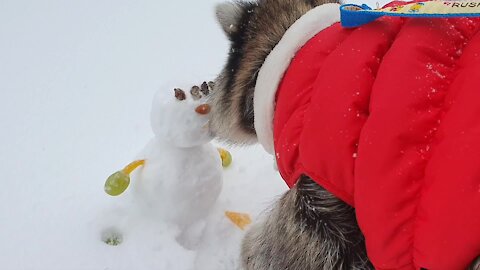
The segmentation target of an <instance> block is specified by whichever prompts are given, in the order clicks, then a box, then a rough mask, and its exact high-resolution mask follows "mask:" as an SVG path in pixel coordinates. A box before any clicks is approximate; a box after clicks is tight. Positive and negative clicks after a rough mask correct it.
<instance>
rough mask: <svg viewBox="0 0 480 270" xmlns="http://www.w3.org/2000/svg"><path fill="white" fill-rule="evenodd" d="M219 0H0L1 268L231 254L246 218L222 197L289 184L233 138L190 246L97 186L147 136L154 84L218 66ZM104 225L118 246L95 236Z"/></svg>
mask: <svg viewBox="0 0 480 270" xmlns="http://www.w3.org/2000/svg"><path fill="white" fill-rule="evenodd" d="M217 2H218V1H213V0H201V1H199V0H183V1H160V0H157V1H153V0H142V1H125V0H115V1H114V0H101V1H92V0H85V1H78V0H77V1H65V0H64V1H60V0H48V1H34V0H0V100H1V105H0V171H1V173H2V174H1V177H2V180H1V182H0V183H1V186H0V269H2V270H23V269H38V270H40V269H46V270H47V269H48V270H56V269H61V270H66V269H73V270H76V269H80V270H83V269H95V270H96V269H99V270H100V269H102V270H105V269H115V270H116V269H135V270H156V269H174V270H190V269H200V270H220V269H222V270H223V269H236V268H237V267H238V264H237V260H238V253H239V244H240V241H241V238H242V236H243V233H244V232H242V231H241V230H239V229H238V228H236V227H235V226H234V225H233V224H232V223H230V222H229V221H228V220H227V219H226V218H225V216H224V211H225V210H230V211H238V212H246V213H249V214H251V215H252V217H253V219H254V220H255V219H256V217H257V215H258V214H259V213H260V212H261V211H263V210H264V209H266V208H268V207H269V206H270V205H271V204H272V203H273V202H274V201H275V200H276V199H277V198H278V196H279V195H280V194H281V193H282V192H283V191H285V190H286V186H285V184H284V183H283V181H282V180H281V178H280V177H279V176H278V173H277V172H276V171H274V169H273V165H272V159H271V157H270V156H268V155H267V154H265V153H264V152H263V150H262V149H261V148H260V147H258V146H254V147H248V148H235V149H231V148H230V149H229V150H231V152H232V154H233V158H234V163H233V165H232V167H231V168H228V169H226V170H225V171H224V187H223V191H222V194H221V196H220V198H219V200H218V202H217V205H216V207H215V209H214V211H213V212H212V214H211V215H210V217H209V219H208V222H207V230H206V233H205V235H204V237H203V240H202V242H201V247H200V249H199V250H198V252H193V251H188V250H186V249H184V248H182V247H181V246H179V245H178V244H177V243H176V242H175V238H174V234H173V233H172V230H170V229H169V228H167V227H166V226H164V225H162V222H161V221H159V220H156V219H154V218H149V217H147V216H142V215H138V216H132V215H131V213H129V214H128V215H127V213H125V212H123V210H122V209H124V207H125V205H128V203H130V202H129V201H128V191H127V194H125V196H120V197H116V198H113V197H109V196H107V195H106V194H105V193H104V191H103V185H104V181H105V179H106V178H107V177H108V176H109V175H110V174H111V173H113V172H114V171H116V170H118V169H121V168H122V167H123V166H124V165H126V164H127V163H129V162H130V161H132V160H133V158H134V157H135V155H136V154H137V153H138V152H139V151H140V150H141V149H142V147H143V146H144V145H145V144H146V143H147V142H148V140H149V139H150V138H151V137H152V136H153V134H152V131H151V128H150V119H149V117H150V116H149V113H150V105H151V100H152V98H153V96H154V94H155V92H156V91H158V90H159V89H162V85H167V84H168V83H170V82H171V81H181V82H187V83H199V82H200V81H194V80H210V79H213V78H214V77H215V76H216V74H217V73H218V72H219V71H220V69H221V67H222V65H223V63H224V60H225V58H226V53H227V50H228V43H227V40H226V38H225V37H224V35H223V33H222V32H221V30H220V27H218V26H217V24H216V22H215V18H214V14H213V8H214V4H215V3H217ZM358 2H362V1H358ZM369 2H370V3H372V2H373V3H375V2H374V1H369ZM383 2H384V1H383ZM373 6H374V5H373ZM194 78H195V79H194ZM162 90H165V91H171V89H162ZM180 167H181V165H180ZM200 173H201V172H200ZM179 181H181V180H179ZM127 216H128V217H127ZM112 229H114V230H117V231H118V232H119V233H121V234H122V235H123V243H122V244H121V245H119V246H109V245H106V244H105V243H104V242H102V240H101V238H102V234H103V233H105V232H110V231H111V230H112Z"/></svg>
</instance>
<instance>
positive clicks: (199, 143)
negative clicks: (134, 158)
mask: <svg viewBox="0 0 480 270" xmlns="http://www.w3.org/2000/svg"><path fill="white" fill-rule="evenodd" d="M204 103H205V98H202V99H194V98H193V97H192V96H191V95H190V94H189V93H186V99H185V100H178V99H176V98H175V97H174V95H172V94H171V92H168V93H165V92H159V93H158V94H157V95H156V96H155V98H154V101H153V105H152V112H151V124H152V129H153V131H154V134H155V137H154V138H153V139H152V140H151V141H150V142H149V143H148V144H147V145H146V146H145V148H144V150H143V151H142V152H141V153H140V155H139V159H144V160H145V165H144V166H143V168H141V169H140V170H138V171H137V173H136V174H135V175H134V179H133V181H132V186H133V196H134V197H135V198H134V199H135V201H136V202H137V203H139V204H141V205H142V206H143V207H144V209H145V210H147V211H149V212H150V213H152V214H153V215H158V217H159V218H160V219H162V220H164V221H165V222H168V223H171V224H173V225H176V226H178V227H179V229H180V230H185V229H187V228H188V227H191V226H192V225H194V224H195V223H198V222H201V221H203V220H204V219H205V218H206V217H207V215H208V214H209V212H210V210H211V209H212V207H213V206H214V204H215V202H216V200H217V198H218V196H219V194H220V191H221V189H222V182H223V180H222V174H223V172H222V165H221V164H222V162H221V158H220V155H219V153H218V151H217V149H216V148H215V147H214V146H213V145H212V144H211V143H210V141H211V139H212V136H211V134H210V132H209V129H208V121H209V115H208V114H199V113H198V112H196V108H198V106H200V105H202V104H204Z"/></svg>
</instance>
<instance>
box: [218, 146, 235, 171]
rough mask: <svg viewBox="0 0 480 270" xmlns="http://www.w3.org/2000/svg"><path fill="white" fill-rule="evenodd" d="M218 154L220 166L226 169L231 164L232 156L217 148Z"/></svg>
mask: <svg viewBox="0 0 480 270" xmlns="http://www.w3.org/2000/svg"><path fill="white" fill-rule="evenodd" d="M218 153H220V158H221V159H222V166H223V167H224V168H227V167H228V166H230V165H231V164H232V154H230V152H228V151H227V150H225V149H223V148H218Z"/></svg>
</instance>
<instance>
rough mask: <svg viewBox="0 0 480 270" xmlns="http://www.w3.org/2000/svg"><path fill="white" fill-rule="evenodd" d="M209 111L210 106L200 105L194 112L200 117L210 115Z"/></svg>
mask: <svg viewBox="0 0 480 270" xmlns="http://www.w3.org/2000/svg"><path fill="white" fill-rule="evenodd" d="M210 110H211V108H210V105H208V104H202V105H200V106H198V107H197V108H196V109H195V112H197V113H198V114H201V115H206V114H209V113H210Z"/></svg>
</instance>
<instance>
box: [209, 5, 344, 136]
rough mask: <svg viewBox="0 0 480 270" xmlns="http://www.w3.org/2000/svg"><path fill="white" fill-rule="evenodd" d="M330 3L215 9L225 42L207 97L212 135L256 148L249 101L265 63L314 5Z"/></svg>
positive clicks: (232, 6) (252, 115) (226, 6)
mask: <svg viewBox="0 0 480 270" xmlns="http://www.w3.org/2000/svg"><path fill="white" fill-rule="evenodd" d="M326 2H336V0H258V1H256V2H240V1H237V2H226V3H222V4H219V5H217V7H216V16H217V20H218V22H219V24H220V26H221V27H222V29H223V31H224V32H225V34H226V36H227V38H228V39H229V40H230V43H231V47H230V51H229V54H228V60H227V63H226V65H225V67H224V69H223V71H222V72H221V73H220V75H219V76H218V77H217V79H216V81H215V89H214V91H213V95H212V97H211V103H212V119H211V121H210V128H211V130H212V133H214V134H215V136H217V137H218V138H220V139H223V140H225V141H227V142H231V143H234V144H251V143H254V142H256V133H255V128H254V111H253V97H254V91H255V84H256V81H257V75H258V72H259V71H260V68H261V67H262V65H263V62H264V61H265V58H266V57H267V56H268V54H269V53H270V52H271V51H272V49H273V48H274V47H275V46H276V45H277V43H278V42H279V41H280V39H281V38H282V37H283V35H284V34H285V32H286V30H287V29H288V28H289V27H290V26H291V25H292V24H293V23H294V22H295V21H296V20H297V19H298V18H300V17H301V16H302V15H303V14H305V13H306V12H308V11H309V10H311V9H312V8H314V7H315V6H317V5H320V4H323V3H326Z"/></svg>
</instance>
